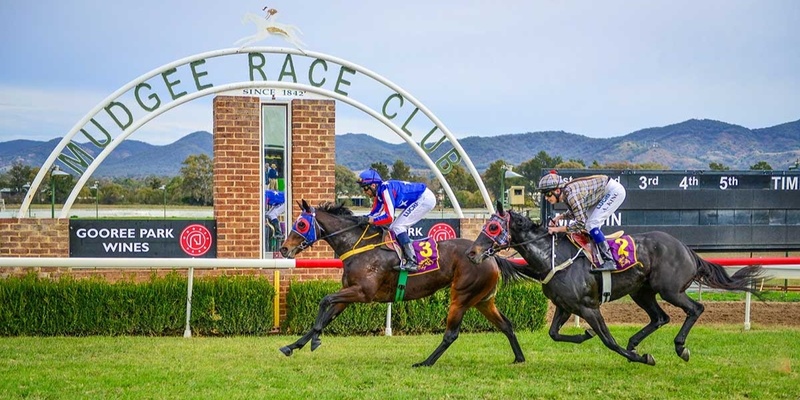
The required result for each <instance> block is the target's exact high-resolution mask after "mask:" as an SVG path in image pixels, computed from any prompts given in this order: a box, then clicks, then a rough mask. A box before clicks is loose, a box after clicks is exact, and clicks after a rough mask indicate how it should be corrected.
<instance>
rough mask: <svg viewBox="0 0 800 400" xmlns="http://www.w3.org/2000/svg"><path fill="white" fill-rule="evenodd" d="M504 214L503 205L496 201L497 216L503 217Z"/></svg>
mask: <svg viewBox="0 0 800 400" xmlns="http://www.w3.org/2000/svg"><path fill="white" fill-rule="evenodd" d="M504 213H505V212H504V211H503V203H502V202H501V201H500V200H497V214H499V215H501V216H502V215H503V214H504Z"/></svg>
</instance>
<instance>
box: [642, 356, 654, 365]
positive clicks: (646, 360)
mask: <svg viewBox="0 0 800 400" xmlns="http://www.w3.org/2000/svg"><path fill="white" fill-rule="evenodd" d="M644 363H645V364H647V365H656V359H655V358H653V356H651V355H650V354H645V355H644Z"/></svg>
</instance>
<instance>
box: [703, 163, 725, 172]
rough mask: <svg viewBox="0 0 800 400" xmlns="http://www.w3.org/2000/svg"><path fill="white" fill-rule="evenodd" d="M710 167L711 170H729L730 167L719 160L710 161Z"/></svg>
mask: <svg viewBox="0 0 800 400" xmlns="http://www.w3.org/2000/svg"><path fill="white" fill-rule="evenodd" d="M708 169H710V170H711V171H729V170H730V168H729V167H727V166H725V165H723V164H722V163H718V162H711V163H708Z"/></svg>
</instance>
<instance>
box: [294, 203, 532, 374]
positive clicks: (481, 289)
mask: <svg viewBox="0 0 800 400" xmlns="http://www.w3.org/2000/svg"><path fill="white" fill-rule="evenodd" d="M298 204H299V205H300V208H301V209H302V213H301V215H300V216H299V217H298V218H297V220H296V221H295V222H294V224H293V226H292V230H291V232H290V233H289V235H288V236H287V237H286V239H285V241H284V242H283V244H282V245H281V248H280V252H281V254H282V255H283V256H284V257H287V258H294V256H295V255H296V254H297V253H299V252H301V251H303V250H304V249H306V248H308V247H309V246H311V245H312V244H313V243H314V242H316V241H317V240H324V241H325V242H327V243H328V244H329V245H330V246H331V248H333V250H334V251H335V252H336V254H337V255H338V256H339V258H340V259H341V260H342V261H343V264H344V270H343V273H342V289H341V290H339V291H338V292H336V293H332V294H329V295H327V296H325V297H324V298H323V299H322V301H320V303H319V313H318V314H317V318H316V320H315V321H314V325H313V326H312V328H311V329H310V330H309V331H308V332H307V333H306V334H305V335H303V336H302V337H300V338H299V339H298V340H297V341H295V342H294V343H292V344H290V345H288V346H284V347H281V349H280V350H281V352H283V354H285V355H286V356H290V355H291V354H292V351H293V350H295V349H300V348H302V347H303V346H304V345H305V344H306V343H307V342H308V341H309V340H311V351H314V350H316V349H317V347H319V346H320V344H321V343H322V342H321V340H320V338H319V336H320V334H321V333H322V331H323V329H325V327H326V326H327V325H328V324H329V323H330V322H331V321H333V319H334V318H336V316H338V315H339V314H340V313H341V312H342V311H344V309H345V308H347V306H348V305H350V304H351V303H371V302H382V303H386V302H391V301H394V300H395V295H396V290H397V288H398V274H399V273H400V272H398V271H395V270H394V269H393V267H394V266H396V265H397V264H398V263H399V262H400V259H399V257H398V255H397V253H396V252H395V250H392V249H386V248H385V245H386V239H385V238H384V234H385V233H386V232H387V231H386V230H385V229H382V228H378V227H375V226H372V225H368V224H367V225H365V226H364V225H361V224H360V223H359V220H358V217H354V216H353V213H352V211H350V210H349V209H347V208H346V207H344V206H343V205H335V204H332V203H323V204H321V205H320V206H319V207H317V208H312V207H310V206H309V205H308V203H307V202H306V201H305V200H302V201H301V202H299V203H298ZM469 246H470V242H469V240H466V239H452V240H444V241H440V242H438V244H437V245H436V247H437V250H438V255H439V259H438V266H439V268H438V269H433V270H428V271H427V272H425V271H426V270H424V269H422V270H421V271H420V273H411V274H409V276H408V280H407V285H406V288H405V296H404V298H403V299H402V300H415V299H420V298H423V297H427V296H430V295H432V294H433V293H435V292H436V291H438V290H439V289H442V288H444V287H447V286H450V308H449V310H448V312H447V325H446V329H445V332H444V337H443V339H442V342H441V343H440V344H439V346H438V347H437V348H436V349H435V350H434V351H433V353H431V355H430V356H429V357H428V358H427V359H426V360H425V361H422V362H420V363H417V364H414V365H413V366H414V367H419V366H431V365H433V364H434V363H435V362H436V360H438V359H439V357H441V355H442V353H444V352H445V350H447V348H448V347H450V345H451V344H453V342H454V341H455V340H456V339H457V338H458V332H459V327H460V326H461V320H462V318H463V316H464V313H465V312H466V311H467V310H468V309H469V308H470V307H475V308H476V309H478V311H480V313H481V314H483V316H484V317H486V319H487V320H489V322H491V323H492V324H493V325H494V326H496V327H497V328H498V329H499V330H500V331H501V332H503V334H505V335H506V337H507V338H508V341H509V342H510V343H511V349H512V350H513V352H514V362H515V363H520V362H524V361H525V356H524V355H523V354H522V350H521V348H520V346H519V342H517V337H516V335H515V334H514V330H513V328H512V325H511V322H510V321H509V320H508V318H506V316H505V315H503V314H502V313H501V312H500V311H499V310H498V309H497V307H496V306H495V299H494V295H495V291H496V290H497V284H498V282H499V281H500V280H501V279H503V280H504V281H506V282H513V281H515V280H520V279H526V280H529V278H526V277H524V276H522V275H520V274H517V273H516V272H515V270H514V267H513V265H512V264H511V263H510V262H508V261H506V260H504V259H502V258H499V257H488V258H486V259H485V260H482V261H481V262H479V263H477V264H476V265H473V263H472V262H470V260H469V259H468V258H467V256H466V253H467V250H468V249H469Z"/></svg>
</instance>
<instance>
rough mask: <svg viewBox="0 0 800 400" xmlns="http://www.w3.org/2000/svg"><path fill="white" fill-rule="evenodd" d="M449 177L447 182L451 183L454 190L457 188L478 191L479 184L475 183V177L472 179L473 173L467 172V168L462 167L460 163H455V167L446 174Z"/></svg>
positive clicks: (446, 177)
mask: <svg viewBox="0 0 800 400" xmlns="http://www.w3.org/2000/svg"><path fill="white" fill-rule="evenodd" d="M444 178H445V179H447V183H448V184H450V188H452V189H453V191H457V190H467V191H470V192H477V191H478V184H477V183H475V179H472V175H470V174H469V172H467V169H466V168H464V167H462V166H461V165H460V164H456V165H453V169H451V170H450V172H449V173H448V174H447V175H445V176H444Z"/></svg>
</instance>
